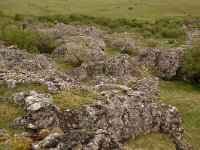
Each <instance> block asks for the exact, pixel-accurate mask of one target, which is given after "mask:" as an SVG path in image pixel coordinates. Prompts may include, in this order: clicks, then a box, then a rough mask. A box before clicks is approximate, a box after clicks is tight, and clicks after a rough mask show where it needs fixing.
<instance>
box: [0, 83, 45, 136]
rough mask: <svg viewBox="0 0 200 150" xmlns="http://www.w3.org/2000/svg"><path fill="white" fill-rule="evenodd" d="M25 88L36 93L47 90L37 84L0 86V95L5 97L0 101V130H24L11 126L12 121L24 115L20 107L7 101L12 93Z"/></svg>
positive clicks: (17, 131)
mask: <svg viewBox="0 0 200 150" xmlns="http://www.w3.org/2000/svg"><path fill="white" fill-rule="evenodd" d="M27 90H35V91H37V92H38V93H46V92H48V90H47V89H46V88H44V87H42V86H40V85H37V84H23V85H19V86H18V87H16V88H10V87H0V96H1V97H4V98H5V101H2V102H0V120H3V121H0V132H4V133H5V132H6V133H21V132H24V130H20V129H14V128H12V124H13V121H14V120H15V119H16V118H17V117H19V116H24V115H26V114H25V112H24V109H23V108H22V107H19V106H16V105H14V104H12V103H11V102H10V101H9V98H10V97H11V96H12V95H13V94H14V93H18V92H22V91H27Z"/></svg>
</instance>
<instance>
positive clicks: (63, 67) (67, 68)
mask: <svg viewBox="0 0 200 150" xmlns="http://www.w3.org/2000/svg"><path fill="white" fill-rule="evenodd" d="M54 61H55V63H56V64H57V65H58V67H59V68H60V70H61V71H63V72H66V71H70V70H71V69H73V68H76V67H79V66H80V65H79V64H75V63H70V62H63V61H62V60H61V59H59V58H55V59H54Z"/></svg>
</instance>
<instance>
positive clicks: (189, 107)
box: [159, 81, 200, 149]
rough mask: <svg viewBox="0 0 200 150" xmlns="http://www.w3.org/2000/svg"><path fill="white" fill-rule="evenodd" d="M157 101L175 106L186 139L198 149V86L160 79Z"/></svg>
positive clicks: (199, 108)
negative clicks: (182, 122) (159, 96)
mask: <svg viewBox="0 0 200 150" xmlns="http://www.w3.org/2000/svg"><path fill="white" fill-rule="evenodd" d="M160 88H161V99H160V101H159V102H163V103H166V104H170V105H173V106H176V107H177V108H178V109H179V110H180V115H181V117H182V118H183V121H184V128H185V134H186V138H187V139H188V141H189V142H190V143H191V144H192V145H194V146H195V148H197V149H200V142H199V141H200V134H199V133H200V86H198V85H193V84H187V83H185V82H181V81H161V83H160Z"/></svg>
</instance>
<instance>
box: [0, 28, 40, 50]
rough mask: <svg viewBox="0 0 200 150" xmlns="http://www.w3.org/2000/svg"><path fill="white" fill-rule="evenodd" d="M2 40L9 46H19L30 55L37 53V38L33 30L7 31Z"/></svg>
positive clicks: (11, 29)
mask: <svg viewBox="0 0 200 150" xmlns="http://www.w3.org/2000/svg"><path fill="white" fill-rule="evenodd" d="M2 40H3V41H4V42H6V43H7V44H8V45H17V46H18V47H19V48H24V49H26V50H28V51H29V52H30V53H35V52H37V51H38V50H37V36H36V34H34V32H32V31H31V30H27V31H23V30H18V29H15V28H10V29H5V31H3V37H2Z"/></svg>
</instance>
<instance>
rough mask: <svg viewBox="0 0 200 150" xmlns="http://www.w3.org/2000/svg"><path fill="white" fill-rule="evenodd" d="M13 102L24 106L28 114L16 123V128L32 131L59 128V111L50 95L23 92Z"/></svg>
mask: <svg viewBox="0 0 200 150" xmlns="http://www.w3.org/2000/svg"><path fill="white" fill-rule="evenodd" d="M11 100H12V101H13V103H15V104H16V105H19V106H22V105H24V109H25V111H26V112H27V115H26V116H25V117H24V118H22V117H20V119H19V118H17V119H16V120H15V121H14V125H15V126H23V127H24V128H26V129H32V130H40V129H52V128H55V127H57V126H58V124H59V121H58V113H59V109H58V107H57V106H56V105H55V104H54V103H53V99H52V97H51V96H50V95H49V94H37V93H36V92H34V91H30V92H22V93H17V94H15V95H13V97H12V99H11Z"/></svg>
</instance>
